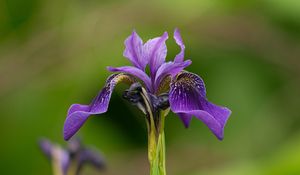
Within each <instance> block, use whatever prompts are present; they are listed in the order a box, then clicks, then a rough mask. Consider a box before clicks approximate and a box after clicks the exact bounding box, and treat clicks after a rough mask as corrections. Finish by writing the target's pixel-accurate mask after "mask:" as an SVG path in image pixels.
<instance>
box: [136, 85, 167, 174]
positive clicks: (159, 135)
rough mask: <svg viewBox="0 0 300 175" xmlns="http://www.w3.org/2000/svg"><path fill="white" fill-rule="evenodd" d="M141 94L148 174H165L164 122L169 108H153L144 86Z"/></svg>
mask: <svg viewBox="0 0 300 175" xmlns="http://www.w3.org/2000/svg"><path fill="white" fill-rule="evenodd" d="M141 96H142V99H143V101H144V107H145V111H146V116H147V117H146V123H147V128H148V159H149V164H150V175H166V163H165V162H166V156H165V155H166V147H165V133H164V124H165V117H166V116H167V114H168V113H169V108H167V109H165V110H161V109H155V107H154V103H153V101H152V100H151V98H150V97H149V95H148V93H147V91H146V90H145V89H144V88H142V92H141Z"/></svg>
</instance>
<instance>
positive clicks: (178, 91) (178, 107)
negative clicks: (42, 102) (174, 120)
mask: <svg viewBox="0 0 300 175" xmlns="http://www.w3.org/2000/svg"><path fill="white" fill-rule="evenodd" d="M169 100H170V107H171V110H172V111H173V112H175V113H177V114H179V115H180V116H185V117H184V118H185V121H184V124H185V126H188V125H189V121H190V119H189V117H190V116H195V117H196V118H198V119H199V120H201V121H202V122H203V123H204V124H206V125H207V126H208V128H209V129H210V130H211V131H212V132H213V133H214V134H215V135H216V136H217V138H218V139H220V140H222V139H223V135H224V127H225V124H226V121H227V119H228V118H229V116H230V114H231V111H230V110H229V109H228V108H225V107H221V106H217V105H215V104H212V103H210V102H209V101H208V100H207V99H206V92H205V86H204V82H203V80H202V79H201V78H200V77H199V76H197V75H196V74H193V73H189V72H183V73H180V74H179V75H178V76H177V77H176V78H175V80H174V81H173V82H172V83H171V90H170V93H169Z"/></svg>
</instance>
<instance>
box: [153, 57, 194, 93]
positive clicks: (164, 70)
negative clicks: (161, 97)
mask: <svg viewBox="0 0 300 175" xmlns="http://www.w3.org/2000/svg"><path fill="white" fill-rule="evenodd" d="M190 64H192V61H191V60H186V61H184V62H180V63H179V62H178V63H176V62H172V61H170V62H167V63H163V64H162V65H161V66H160V67H159V68H158V70H157V72H156V76H155V81H154V90H155V91H156V90H157V89H158V88H159V85H160V83H161V80H162V79H163V78H164V77H166V76H167V75H171V76H175V75H176V74H178V73H179V72H181V71H182V70H183V69H185V68H186V67H188V66H189V65H190Z"/></svg>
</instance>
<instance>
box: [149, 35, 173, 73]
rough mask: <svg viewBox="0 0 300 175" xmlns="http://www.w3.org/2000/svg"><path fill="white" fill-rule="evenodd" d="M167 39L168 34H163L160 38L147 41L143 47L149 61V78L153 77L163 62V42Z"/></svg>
mask: <svg viewBox="0 0 300 175" xmlns="http://www.w3.org/2000/svg"><path fill="white" fill-rule="evenodd" d="M167 39H168V33H167V32H165V33H164V34H163V35H162V36H161V37H157V38H154V39H150V40H148V41H147V42H146V43H145V45H144V53H145V57H146V58H147V60H149V67H150V73H151V77H154V76H155V73H156V71H157V69H158V68H159V67H160V66H161V65H162V64H163V63H164V62H165V59H166V55H167V46H166V43H165V41H166V40H167Z"/></svg>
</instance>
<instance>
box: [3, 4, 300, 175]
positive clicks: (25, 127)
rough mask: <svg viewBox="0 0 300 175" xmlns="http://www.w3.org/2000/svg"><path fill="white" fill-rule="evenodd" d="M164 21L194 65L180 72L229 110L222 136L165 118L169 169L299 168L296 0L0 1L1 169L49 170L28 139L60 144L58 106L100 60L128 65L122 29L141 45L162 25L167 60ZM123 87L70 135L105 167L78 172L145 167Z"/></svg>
mask: <svg viewBox="0 0 300 175" xmlns="http://www.w3.org/2000/svg"><path fill="white" fill-rule="evenodd" d="M175 27H178V28H179V29H180V30H181V34H182V36H183V39H184V41H185V44H186V48H187V49H186V58H190V59H192V61H193V64H192V65H191V66H190V67H189V68H188V69H187V70H188V71H192V72H195V73H197V74H199V75H201V76H202V78H203V79H204V80H205V82H206V87H207V92H208V98H209V99H210V100H211V101H212V102H214V103H216V104H220V105H224V106H227V107H229V108H230V109H231V110H232V111H233V113H232V116H231V118H230V119H229V120H228V124H227V126H226V128H225V139H224V141H222V142H220V141H218V140H217V139H216V138H215V137H214V136H213V135H212V133H210V131H209V130H208V129H207V127H206V126H205V125H204V124H203V123H201V122H200V121H197V120H196V119H193V120H192V123H191V127H190V128H189V129H185V128H184V127H183V125H182V123H181V122H180V120H179V119H178V117H176V116H175V115H173V114H171V115H169V116H168V118H167V121H166V139H167V171H168V174H170V175H298V174H300V126H299V125H300V114H299V109H300V98H299V97H300V81H299V80H300V77H299V75H300V60H299V59H300V1H299V0H284V1H280V0H251V1H250V0H248V1H239V0H222V1H220V0H190V1H181V0H165V1H158V0H154V1H138V0H130V1H122V0H111V1H109V0H104V1H97V0H73V1H68V0H27V1H24V0H1V1H0V111H1V112H0V114H1V118H0V119H1V121H0V139H1V141H0V174H3V175H4V174H24V175H25V174H28V175H41V174H43V175H50V174H52V172H51V166H50V165H49V162H48V161H47V160H46V158H45V157H44V155H43V154H42V153H41V151H40V150H39V148H38V146H37V140H38V139H39V138H40V137H47V138H49V139H51V140H52V141H54V142H57V143H60V144H62V145H65V144H66V142H65V141H63V139H62V127H63V122H64V119H65V116H66V111H67V109H68V107H69V105H70V104H72V103H83V104H88V103H89V102H90V101H91V99H92V98H93V97H94V96H95V95H96V94H97V92H98V91H99V89H101V88H102V86H103V85H104V82H105V79H106V78H107V76H108V75H109V74H110V73H109V72H108V71H106V66H109V65H111V66H120V65H126V64H128V61H127V60H126V59H125V58H124V57H123V56H122V52H123V49H124V45H123V42H124V40H125V38H126V37H127V36H128V35H129V34H130V33H131V31H132V30H133V29H136V30H137V32H138V33H139V34H140V36H141V37H142V38H143V40H144V41H146V40H147V39H149V38H153V37H155V36H158V35H161V34H162V33H163V32H164V31H168V32H169V35H170V39H169V40H168V42H167V45H168V56H167V57H168V59H173V58H174V56H175V55H176V54H177V53H178V52H179V48H178V46H177V45H176V44H175V43H174V41H173V40H172V37H171V36H172V33H173V30H174V28H175ZM124 88H126V87H125V86H119V87H118V88H117V90H116V91H115V93H114V94H113V96H112V100H111V104H110V108H109V111H108V112H107V113H106V114H104V115H101V116H95V117H92V118H90V119H89V121H88V122H87V123H86V124H85V125H84V127H83V128H82V129H81V130H80V132H79V134H78V135H79V136H80V137H81V139H82V140H83V141H84V142H85V143H86V144H87V145H92V146H94V147H96V148H98V149H99V150H101V152H102V153H103V154H104V155H105V157H106V160H107V164H108V167H107V170H106V171H105V172H96V171H94V170H93V169H92V168H90V167H86V168H85V169H84V172H83V174H91V175H93V174H103V175H120V174H122V175H141V174H148V162H147V153H146V152H147V138H146V134H147V133H146V127H145V123H144V118H143V116H142V114H141V112H139V111H138V110H137V109H136V108H135V107H133V106H131V105H130V104H129V103H127V102H126V101H125V100H124V99H122V97H121V96H122V91H123V90H124Z"/></svg>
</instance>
